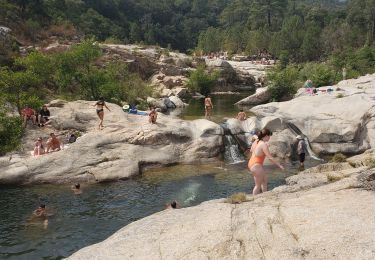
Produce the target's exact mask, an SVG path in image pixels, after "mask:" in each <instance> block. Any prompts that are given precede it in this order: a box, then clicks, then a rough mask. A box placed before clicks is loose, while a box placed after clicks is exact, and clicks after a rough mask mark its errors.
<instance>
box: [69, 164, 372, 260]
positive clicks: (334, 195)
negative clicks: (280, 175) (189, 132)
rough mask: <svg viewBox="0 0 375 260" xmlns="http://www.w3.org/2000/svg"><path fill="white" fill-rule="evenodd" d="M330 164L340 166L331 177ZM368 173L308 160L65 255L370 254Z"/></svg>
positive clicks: (284, 256)
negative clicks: (246, 188) (243, 197)
mask: <svg viewBox="0 0 375 260" xmlns="http://www.w3.org/2000/svg"><path fill="white" fill-rule="evenodd" d="M338 169H341V170H338ZM330 170H333V171H334V172H338V171H339V172H340V171H341V172H345V174H342V175H341V177H340V178H337V179H335V180H334V181H332V178H327V171H328V172H329V171H330ZM312 175H313V176H314V175H315V176H316V178H311V176H312ZM320 176H321V177H320ZM293 177H294V176H293ZM328 179H329V180H328ZM330 180H331V181H330ZM336 180H337V181H336ZM374 180H375V170H366V169H365V168H350V166H345V164H344V165H343V166H338V165H336V166H327V167H325V168H323V169H319V168H316V169H315V168H314V169H311V170H310V172H309V173H303V174H299V175H296V176H295V177H294V180H293V181H291V180H289V185H286V186H281V187H279V188H277V189H275V190H273V191H271V192H267V193H265V194H262V195H258V196H256V197H255V198H254V197H252V196H249V198H248V202H244V203H242V204H229V203H226V201H225V199H221V200H214V201H209V202H205V203H202V204H201V205H199V206H195V207H191V208H184V209H179V210H164V211H162V212H159V213H157V214H154V215H151V216H149V217H146V218H144V219H141V220H139V221H136V222H134V223H131V224H129V225H128V226H126V227H124V228H122V229H121V230H119V231H118V232H116V233H115V234H114V235H112V236H110V237H109V238H108V239H106V240H105V241H103V242H100V243H98V244H94V245H92V246H89V247H86V248H83V249H81V250H79V251H78V252H76V253H75V254H73V255H72V256H71V257H69V258H68V259H73V260H79V259H228V260H229V259H231V260H232V259H314V260H315V259H374V258H375V236H374V235H373V234H374V232H375V215H374V214H373V212H374V210H375V204H374V203H371V202H372V200H373V197H374V193H373V191H372V190H371V187H373V186H371V185H369V184H371V183H374V182H375V181H374Z"/></svg>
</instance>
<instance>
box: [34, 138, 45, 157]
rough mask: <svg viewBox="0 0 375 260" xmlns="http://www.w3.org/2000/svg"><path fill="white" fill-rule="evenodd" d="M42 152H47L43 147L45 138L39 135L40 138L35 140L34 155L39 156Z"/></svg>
mask: <svg viewBox="0 0 375 260" xmlns="http://www.w3.org/2000/svg"><path fill="white" fill-rule="evenodd" d="M42 154H45V150H44V147H43V139H42V137H39V138H38V140H37V141H36V142H35V146H34V152H33V155H34V156H39V155H42Z"/></svg>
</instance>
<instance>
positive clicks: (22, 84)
mask: <svg viewBox="0 0 375 260" xmlns="http://www.w3.org/2000/svg"><path fill="white" fill-rule="evenodd" d="M37 83H38V79H37V77H36V76H35V75H34V74H33V73H31V72H29V71H16V72H14V71H11V70H9V69H7V68H2V69H1V70H0V99H1V100H5V101H6V102H8V103H9V104H10V105H12V106H14V107H16V108H17V110H18V112H19V114H21V110H22V108H23V107H24V106H25V105H30V106H31V107H33V108H38V107H40V105H41V101H40V99H39V97H38V96H37V94H41V92H40V90H39V89H38V88H37Z"/></svg>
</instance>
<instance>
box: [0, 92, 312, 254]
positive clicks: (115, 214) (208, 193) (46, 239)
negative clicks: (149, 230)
mask: <svg viewBox="0 0 375 260" xmlns="http://www.w3.org/2000/svg"><path fill="white" fill-rule="evenodd" d="M240 98H242V97H241V96H232V95H231V96H229V97H228V96H214V98H213V101H214V106H215V107H216V108H217V110H216V111H215V112H216V113H215V114H214V115H215V117H214V120H215V121H217V122H218V121H220V118H221V119H222V118H223V117H226V116H235V115H236V114H237V111H238V109H237V108H235V107H234V106H233V104H234V102H235V101H237V100H239V99H240ZM228 99H230V101H228ZM235 99H237V100H235ZM194 102H195V103H194ZM194 102H193V103H191V106H190V107H189V108H188V109H187V110H185V111H183V113H182V115H181V117H182V118H185V119H194V118H200V117H202V115H201V113H202V106H201V105H202V104H201V103H202V100H201V101H194ZM220 104H225V105H223V107H222V106H221V105H220ZM228 106H229V107H228ZM225 107H228V109H225ZM219 111H222V112H220V113H219ZM198 112H199V114H198ZM228 149H231V150H227V151H226V152H225V155H224V158H225V160H224V161H222V162H216V163H211V164H200V165H178V166H172V167H168V168H158V169H150V170H148V171H146V172H145V173H143V175H142V176H137V177H135V178H132V179H129V180H126V181H118V182H112V183H101V184H93V185H83V187H82V189H83V193H82V194H80V195H74V194H73V192H72V191H71V190H70V185H39V186H29V187H8V186H7V187H4V186H3V187H0V205H1V206H2V208H1V210H0V259H61V258H64V257H67V256H69V255H71V254H72V253H74V252H75V251H77V250H79V249H80V248H83V247H85V246H88V245H91V244H94V243H97V242H100V241H102V240H104V239H106V238H107V237H109V236H110V235H111V234H113V233H114V232H116V231H117V230H119V229H120V228H122V227H124V226H125V225H127V224H129V223H131V222H133V221H136V220H138V219H141V218H143V217H146V216H149V215H151V214H153V213H155V212H158V211H161V210H163V209H164V205H165V204H166V203H168V202H170V201H172V200H177V201H178V202H179V203H180V204H181V205H182V206H183V207H189V206H194V205H197V204H199V203H201V202H203V201H206V200H211V199H218V198H225V197H229V196H230V195H231V194H233V193H235V192H247V193H250V192H251V190H252V188H253V179H252V177H251V176H250V174H249V172H248V171H247V167H246V165H247V164H246V161H245V160H244V157H243V155H242V154H240V153H239V152H238V151H236V150H235V149H234V148H233V147H228ZM228 157H231V159H232V160H229V159H230V158H228ZM233 162H236V163H233ZM317 163H318V162H316V161H311V160H308V161H307V162H306V166H307V167H309V166H312V165H316V164H317ZM285 164H286V168H287V170H286V171H285V172H284V173H282V172H280V171H279V170H278V169H277V168H275V167H274V166H272V165H266V169H267V172H269V188H270V189H272V188H274V187H276V186H279V185H282V184H284V183H285V177H287V176H290V175H292V174H295V173H296V172H298V169H297V164H294V165H293V164H291V163H285ZM40 203H44V204H46V205H47V208H49V210H50V212H53V216H51V217H50V218H49V223H48V226H47V227H45V226H44V225H43V224H42V223H30V222H29V221H28V218H29V217H30V215H31V213H32V211H33V210H34V209H35V208H37V206H38V205H39V204H40Z"/></svg>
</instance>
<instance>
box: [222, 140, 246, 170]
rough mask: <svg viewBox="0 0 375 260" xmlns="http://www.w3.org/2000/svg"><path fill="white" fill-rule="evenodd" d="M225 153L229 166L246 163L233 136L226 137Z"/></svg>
mask: <svg viewBox="0 0 375 260" xmlns="http://www.w3.org/2000/svg"><path fill="white" fill-rule="evenodd" d="M225 139H226V142H225V152H224V159H225V161H226V162H228V163H229V164H236V163H241V162H244V161H245V159H244V157H243V155H242V153H241V152H240V150H239V149H238V145H237V143H236V141H235V140H234V138H233V137H232V136H231V135H226V136H225Z"/></svg>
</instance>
